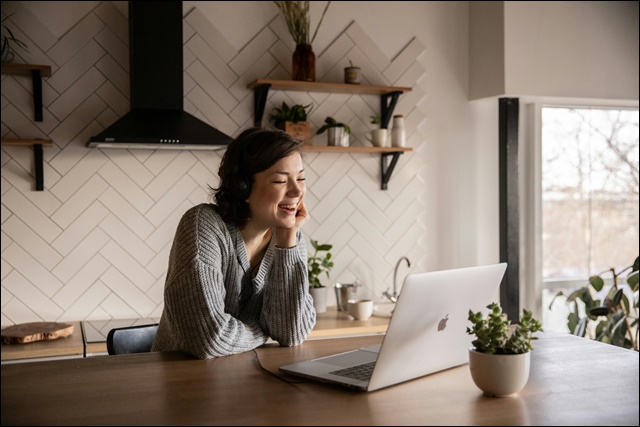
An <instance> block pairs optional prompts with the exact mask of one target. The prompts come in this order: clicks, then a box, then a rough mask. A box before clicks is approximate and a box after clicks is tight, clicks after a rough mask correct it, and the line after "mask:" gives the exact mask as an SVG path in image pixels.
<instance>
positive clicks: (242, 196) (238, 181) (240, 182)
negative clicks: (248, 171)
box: [230, 173, 251, 200]
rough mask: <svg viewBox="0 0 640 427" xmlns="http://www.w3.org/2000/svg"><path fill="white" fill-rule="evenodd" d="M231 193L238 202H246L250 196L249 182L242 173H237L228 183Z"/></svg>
mask: <svg viewBox="0 0 640 427" xmlns="http://www.w3.org/2000/svg"><path fill="white" fill-rule="evenodd" d="M230 184H231V185H230V187H231V192H232V193H233V195H234V196H235V198H236V199H238V200H247V199H248V198H249V195H250V194H251V181H250V180H249V177H248V176H247V175H245V174H243V173H237V174H235V175H234V176H233V179H232V180H231V182H230Z"/></svg>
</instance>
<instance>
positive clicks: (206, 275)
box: [152, 204, 316, 359]
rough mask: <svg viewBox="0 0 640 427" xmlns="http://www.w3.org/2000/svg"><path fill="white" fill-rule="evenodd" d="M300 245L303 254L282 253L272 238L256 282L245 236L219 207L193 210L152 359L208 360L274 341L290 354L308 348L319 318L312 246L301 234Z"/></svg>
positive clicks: (179, 237) (186, 219)
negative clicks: (176, 353)
mask: <svg viewBox="0 0 640 427" xmlns="http://www.w3.org/2000/svg"><path fill="white" fill-rule="evenodd" d="M297 237H298V244H297V246H295V247H293V248H288V249H280V248H277V247H276V245H275V233H273V236H272V238H271V242H270V243H269V247H268V248H267V251H266V253H265V255H264V258H263V260H262V262H261V264H260V268H259V270H258V271H257V274H255V277H254V278H253V280H251V275H252V273H251V271H250V270H251V267H250V266H249V259H248V258H247V253H246V251H245V245H244V241H243V240H242V235H241V234H240V231H239V230H238V229H237V228H236V227H235V226H234V225H233V224H227V223H225V222H224V221H223V220H222V218H220V216H219V215H218V214H217V212H216V211H215V210H214V207H213V205H210V204H201V205H198V206H194V207H193V208H191V209H189V210H188V211H187V212H186V213H185V214H184V216H183V217H182V219H181V220H180V224H179V225H178V229H177V231H176V235H175V238H174V241H173V246H172V247H171V254H170V256H169V268H168V271H167V277H166V282H165V288H164V310H163V312H162V318H161V319H160V326H159V327H158V333H157V335H156V338H155V340H154V342H153V347H152V351H168V350H180V351H184V352H187V353H190V354H192V355H194V356H196V357H198V358H201V359H207V358H212V357H219V356H227V355H231V354H236V353H241V352H244V351H247V350H251V349H253V348H256V347H258V346H260V345H262V344H264V343H265V342H266V341H267V339H268V338H269V337H271V338H273V339H274V340H275V341H277V342H278V343H280V345H283V346H294V345H298V344H301V343H302V342H303V341H304V340H305V339H306V337H307V335H309V332H311V330H312V329H313V327H314V326H315V322H316V312H315V310H314V308H313V300H312V299H311V295H310V294H309V280H308V277H307V248H306V244H305V241H304V238H303V237H302V233H301V232H299V231H298V236H297ZM239 262H240V263H239ZM252 282H253V283H252ZM243 288H244V293H243V294H242V295H243V301H244V299H245V295H247V296H250V297H249V298H248V300H247V302H246V303H245V304H244V305H243V308H241V307H240V301H239V300H240V292H241V291H242V290H243ZM252 289H253V291H252Z"/></svg>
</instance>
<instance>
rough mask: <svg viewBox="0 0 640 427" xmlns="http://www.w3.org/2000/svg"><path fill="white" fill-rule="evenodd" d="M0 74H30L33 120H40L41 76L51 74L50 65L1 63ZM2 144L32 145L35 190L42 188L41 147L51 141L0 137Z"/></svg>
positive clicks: (50, 143) (41, 116)
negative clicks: (0, 72)
mask: <svg viewBox="0 0 640 427" xmlns="http://www.w3.org/2000/svg"><path fill="white" fill-rule="evenodd" d="M2 74H9V75H30V76H31V80H32V84H33V116H34V117H33V120H34V121H36V122H41V121H42V119H43V112H42V77H50V76H51V67H50V66H48V65H34V64H2ZM2 145H19V146H33V157H34V163H35V168H36V170H35V172H36V191H42V190H44V172H43V159H42V147H43V146H50V145H53V141H51V140H49V139H2Z"/></svg>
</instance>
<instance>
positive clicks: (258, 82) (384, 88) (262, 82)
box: [247, 79, 411, 95]
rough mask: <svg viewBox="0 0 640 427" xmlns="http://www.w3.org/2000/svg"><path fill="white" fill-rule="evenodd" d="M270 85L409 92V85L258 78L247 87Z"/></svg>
mask: <svg viewBox="0 0 640 427" xmlns="http://www.w3.org/2000/svg"><path fill="white" fill-rule="evenodd" d="M267 84H268V85H271V89H274V90H295V91H302V92H330V93H348V94H354V95H355V94H361V95H386V94H389V93H393V92H411V88H410V87H393V86H373V85H354V84H347V83H325V82H302V81H297V80H270V79H258V80H256V81H254V82H252V83H250V84H249V85H248V86H247V87H248V88H249V89H255V88H256V87H258V86H262V85H267Z"/></svg>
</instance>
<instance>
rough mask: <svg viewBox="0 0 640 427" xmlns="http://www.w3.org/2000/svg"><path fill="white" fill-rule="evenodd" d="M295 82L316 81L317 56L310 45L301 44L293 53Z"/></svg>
mask: <svg viewBox="0 0 640 427" xmlns="http://www.w3.org/2000/svg"><path fill="white" fill-rule="evenodd" d="M291 75H292V77H293V80H301V81H305V82H315V81H316V54H315V53H313V49H312V48H311V45H310V44H299V45H297V46H296V50H295V51H294V52H293V68H292V73H291Z"/></svg>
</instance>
